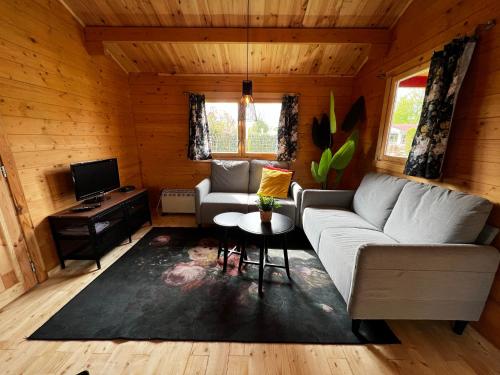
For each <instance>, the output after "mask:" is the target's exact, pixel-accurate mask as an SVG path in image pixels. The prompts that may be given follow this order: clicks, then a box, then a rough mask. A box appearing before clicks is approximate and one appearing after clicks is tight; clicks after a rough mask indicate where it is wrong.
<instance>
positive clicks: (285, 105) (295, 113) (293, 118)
mask: <svg viewBox="0 0 500 375" xmlns="http://www.w3.org/2000/svg"><path fill="white" fill-rule="evenodd" d="M298 127H299V96H298V95H284V96H283V100H282V103H281V114H280V122H279V126H278V160H280V161H293V160H295V159H296V157H297V129H298Z"/></svg>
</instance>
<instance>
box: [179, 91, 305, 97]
mask: <svg viewBox="0 0 500 375" xmlns="http://www.w3.org/2000/svg"><path fill="white" fill-rule="evenodd" d="M206 92H209V93H214V92H217V93H221V91H206ZM225 92H226V91H225ZM182 93H183V94H184V95H189V94H200V95H204V94H205V93H204V92H197V91H183V92H182ZM234 93H238V94H239V92H238V91H235V92H234ZM261 94H279V95H295V96H301V95H302V94H301V93H299V92H284V93H279V92H261ZM257 96H259V93H257Z"/></svg>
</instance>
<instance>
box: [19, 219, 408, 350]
mask: <svg viewBox="0 0 500 375" xmlns="http://www.w3.org/2000/svg"><path fill="white" fill-rule="evenodd" d="M217 235H218V233H217V232H216V231H215V229H198V228H153V229H152V230H151V231H149V232H148V233H147V234H146V235H145V236H144V238H142V239H141V240H140V241H139V242H138V243H137V244H136V245H135V246H134V247H133V248H132V249H130V250H129V251H128V252H127V253H126V254H124V255H123V256H122V257H121V258H120V259H118V260H117V261H116V262H115V263H114V264H113V265H112V266H111V267H109V268H108V269H107V270H106V271H105V272H103V273H102V274H101V275H100V276H99V277H98V278H96V279H95V280H94V281H93V282H92V283H91V284H89V285H88V286H87V287H86V288H85V289H84V290H83V291H81V292H80V293H79V294H78V295H77V296H75V297H74V298H73V299H72V300H71V301H70V302H68V303H67V304H66V305H65V306H64V307H63V308H62V309H61V310H60V311H59V312H57V313H56V314H55V315H54V316H53V317H52V318H50V319H49V320H48V321H47V322H46V323H45V324H44V325H42V327H40V328H39V329H38V330H37V331H36V332H35V333H33V334H32V335H31V336H30V337H29V339H34V340H110V339H129V340H148V339H159V340H183V341H193V340H194V341H230V342H284V343H325V344H326V343H337V344H360V343H379V344H390V343H398V342H399V341H398V339H397V337H396V336H395V335H394V334H393V333H392V331H391V330H390V328H389V327H388V326H387V324H385V322H383V321H368V322H364V323H363V324H362V329H361V332H360V334H359V335H354V334H353V333H352V332H351V320H350V318H349V316H348V315H347V312H346V306H345V303H344V301H343V299H342V297H341V296H340V294H339V293H338V291H337V290H336V289H335V287H334V285H333V283H332V281H331V279H330V277H329V276H328V274H327V273H326V271H325V270H324V268H323V266H322V265H321V262H320V261H319V259H318V258H317V256H316V254H315V252H314V251H313V250H312V249H311V248H310V246H309V245H308V242H307V240H306V239H305V237H304V235H303V234H302V233H299V232H297V233H292V235H291V236H289V240H288V247H289V249H290V250H289V260H290V271H291V276H292V280H289V279H288V277H287V275H286V272H285V270H284V269H280V268H271V267H268V268H266V269H265V273H264V296H263V297H259V295H258V266H254V265H245V266H244V267H243V269H242V271H241V273H240V272H238V261H239V258H238V255H233V256H231V257H230V258H229V262H228V268H227V271H226V273H223V272H222V259H223V256H222V255H221V257H220V259H218V258H217V252H218V240H217ZM257 240H258V239H249V245H248V246H247V250H248V254H249V257H250V258H251V259H254V260H257V259H258V248H257V247H256V246H255V245H252V243H256V241H257ZM279 246H280V243H279V242H278V243H272V242H271V246H270V250H269V256H270V258H271V259H270V260H271V261H272V262H273V263H278V264H282V263H283V251H282V250H281V249H280V248H279Z"/></svg>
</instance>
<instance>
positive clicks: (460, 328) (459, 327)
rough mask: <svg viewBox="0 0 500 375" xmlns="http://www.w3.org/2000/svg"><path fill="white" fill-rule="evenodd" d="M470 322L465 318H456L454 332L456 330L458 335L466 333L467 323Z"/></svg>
mask: <svg viewBox="0 0 500 375" xmlns="http://www.w3.org/2000/svg"><path fill="white" fill-rule="evenodd" d="M468 323H469V322H467V321H465V320H455V321H454V322H453V328H452V329H453V332H455V333H456V334H457V335H461V334H462V333H464V330H465V327H467V324H468Z"/></svg>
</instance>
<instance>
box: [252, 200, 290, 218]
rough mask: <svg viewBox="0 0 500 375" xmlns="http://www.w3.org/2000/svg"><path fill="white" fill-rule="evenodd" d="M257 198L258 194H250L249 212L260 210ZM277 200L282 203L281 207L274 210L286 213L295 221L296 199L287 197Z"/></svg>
mask: <svg viewBox="0 0 500 375" xmlns="http://www.w3.org/2000/svg"><path fill="white" fill-rule="evenodd" d="M257 199H258V196H257V194H248V212H255V211H258V210H259V209H258V208H257V203H256V201H257ZM276 201H277V202H278V203H279V204H280V205H281V207H279V208H275V209H274V212H277V213H279V214H283V215H286V216H288V217H289V218H291V219H292V220H293V221H294V222H295V215H296V207H295V202H294V200H293V199H292V198H286V199H276Z"/></svg>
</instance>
